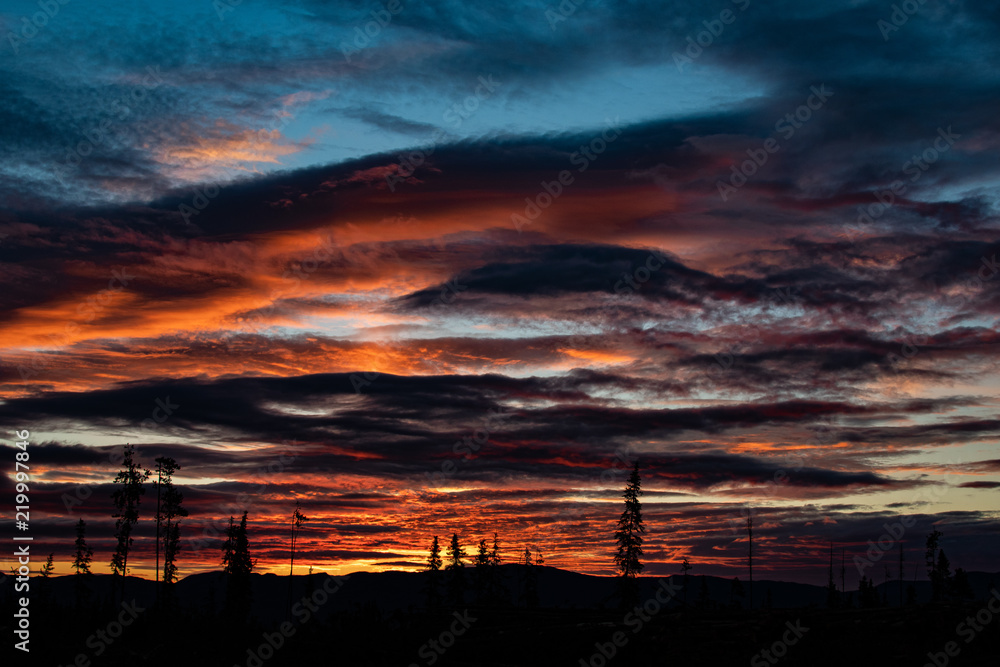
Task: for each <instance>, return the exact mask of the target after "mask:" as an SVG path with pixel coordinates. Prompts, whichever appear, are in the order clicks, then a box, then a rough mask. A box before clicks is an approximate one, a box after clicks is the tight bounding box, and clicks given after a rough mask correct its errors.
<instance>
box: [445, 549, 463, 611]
mask: <svg viewBox="0 0 1000 667" xmlns="http://www.w3.org/2000/svg"><path fill="white" fill-rule="evenodd" d="M465 557H466V554H465V549H464V548H462V546H461V545H460V544H459V543H458V533H453V534H452V536H451V544H449V545H448V565H447V566H446V567H445V569H446V570H449V571H450V572H451V577H450V578H449V580H448V592H449V595H450V597H451V600H452V602H453V603H454V604H455V605H456V606H458V605H461V604H462V602H463V601H464V589H465V563H463V562H462V559H463V558H465Z"/></svg>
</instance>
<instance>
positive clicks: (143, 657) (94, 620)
mask: <svg viewBox="0 0 1000 667" xmlns="http://www.w3.org/2000/svg"><path fill="white" fill-rule="evenodd" d="M467 574H468V576H467V577H466V579H465V584H466V586H467V587H466V589H465V593H464V595H462V596H461V597H449V596H448V595H447V591H446V590H441V591H440V594H439V597H438V600H444V599H462V600H463V602H462V604H447V603H438V604H437V606H434V607H433V608H431V609H428V608H427V603H428V602H429V601H430V600H431V598H430V597H429V596H428V590H429V588H428V586H429V584H430V580H429V579H428V576H429V575H428V573H406V572H384V573H355V574H351V575H347V576H345V577H330V576H327V575H326V574H316V575H311V576H296V577H291V578H290V577H279V576H276V575H273V574H264V575H252V576H251V578H250V580H249V581H248V582H247V585H248V586H249V589H248V590H249V599H248V598H245V597H235V593H234V595H230V593H231V592H233V591H237V592H238V590H240V589H238V588H234V589H232V590H230V588H229V586H230V585H231V583H232V580H231V579H229V578H227V577H226V576H225V575H223V574H221V573H218V572H215V573H204V574H195V575H191V576H188V577H185V578H184V579H183V580H181V581H180V582H178V583H177V584H176V585H175V586H174V587H173V588H171V589H170V593H169V595H167V594H166V592H164V594H163V595H162V596H161V597H160V603H159V604H157V603H156V602H155V600H156V599H157V590H156V587H155V584H154V582H150V581H147V580H144V579H138V578H135V577H129V578H128V579H127V581H126V582H125V589H124V591H122V590H120V589H119V588H118V585H119V584H120V583H122V582H121V581H120V580H118V579H116V578H114V577H110V576H106V575H97V576H94V577H91V578H84V579H77V578H75V577H72V576H69V577H56V578H53V579H51V580H46V581H40V580H36V579H34V578H33V581H32V588H31V601H30V605H29V610H30V619H29V620H30V632H31V634H30V637H31V639H30V648H31V652H30V653H29V654H25V653H23V652H20V651H16V650H14V648H13V646H14V643H15V642H16V641H17V638H16V637H15V635H14V629H15V624H16V623H17V622H18V620H17V619H16V618H14V614H15V613H16V611H17V609H18V608H19V607H18V603H17V601H16V598H17V597H18V596H17V595H15V590H14V587H13V583H14V580H13V578H11V577H7V580H6V581H5V582H2V583H4V584H6V585H4V586H0V610H2V614H0V636H2V637H3V645H2V646H0V667H8V666H9V665H43V666H44V667H59V666H65V667H68V666H69V665H75V666H76V667H92V666H93V667H101V666H107V667H125V666H127V667H146V666H149V667H202V666H204V667H285V666H295V667H314V666H325V665H345V666H348V667H355V666H358V667H362V666H367V665H373V666H382V665H393V666H398V667H432V666H433V667H448V666H472V665H476V666H480V665H481V666H493V665H496V666H511V667H521V666H526V665H544V666H545V667H560V666H562V665H566V666H567V667H587V666H590V667H614V666H615V665H622V666H628V667H641V666H646V665H656V666H661V665H685V666H687V665H693V666H700V665H724V666H730V665H734V666H735V665H750V667H767V666H770V665H781V666H788V667H792V666H793V665H808V666H811V667H812V666H815V667H822V666H825V665H831V666H833V665H836V666H837V667H842V666H855V665H862V666H863V665H878V666H879V667H897V666H907V665H911V666H912V667H923V666H924V665H930V666H931V667H946V666H948V665H957V666H959V667H961V666H963V665H966V666H979V665H983V666H985V665H989V666H990V667H1000V592H998V588H1000V587H998V586H997V585H996V582H997V581H1000V573H970V576H969V578H970V581H971V588H972V590H971V591H970V593H971V595H972V596H973V597H972V598H971V599H963V600H962V601H956V600H955V599H954V596H953V599H952V601H950V602H944V603H936V604H932V603H931V602H930V599H931V590H930V585H929V584H928V583H926V582H915V583H912V584H910V583H907V584H906V587H905V589H903V588H901V587H900V585H899V584H898V582H891V581H890V582H888V583H887V584H885V585H884V586H879V587H878V590H877V591H876V592H877V593H878V595H877V596H876V598H875V599H874V600H872V599H869V600H868V603H869V604H876V605H878V606H875V607H873V608H866V609H859V608H857V605H858V602H859V601H860V598H859V596H858V594H857V593H858V592H857V591H854V592H852V593H850V594H849V595H848V596H841V598H838V600H839V601H838V600H834V602H835V603H836V604H840V605H843V606H845V607H847V608H841V609H829V608H827V607H826V603H827V595H828V593H827V591H826V589H825V588H823V587H818V586H811V585H807V584H793V583H788V582H776V581H758V582H755V586H754V589H753V590H754V591H755V594H756V597H755V603H754V608H753V611H749V610H747V609H746V608H745V607H749V603H750V596H749V595H746V596H741V595H739V593H738V592H737V590H736V587H735V586H734V583H735V582H732V581H730V580H727V579H721V578H716V577H698V578H694V577H692V578H691V579H690V581H689V582H688V591H687V593H685V592H684V586H683V583H684V579H683V577H680V576H673V577H664V578H642V579H641V580H638V583H637V585H638V588H637V589H636V590H635V591H634V593H633V595H632V598H631V599H633V601H636V603H637V604H639V605H640V608H638V609H637V608H635V607H634V606H633V605H628V606H627V607H626V608H623V607H622V596H621V589H620V588H619V587H618V585H617V581H616V580H615V579H614V578H607V577H594V576H589V575H581V574H578V573H573V572H568V571H565V570H558V569H555V568H538V570H537V572H536V574H537V575H538V579H537V596H536V597H533V596H530V595H529V594H528V591H529V589H528V581H529V578H528V571H527V570H525V569H524V568H523V566H501V567H500V568H499V570H498V572H497V576H498V579H497V582H496V583H497V584H498V588H496V589H494V592H493V593H487V592H484V591H480V592H479V593H476V592H475V587H476V580H475V578H474V576H473V575H474V572H469V573H467ZM910 589H912V590H910ZM328 593H329V594H328ZM747 593H750V591H749V590H747ZM536 598H537V602H536V601H535V599H536ZM240 600H242V601H243V602H242V603H241V602H240ZM477 600H479V601H480V602H476V601H477ZM990 600H992V601H993V602H992V605H993V607H992V609H991V608H990V607H989V604H988V603H989V601H990ZM482 601H488V604H483V603H482ZM685 601H686V602H687V603H686V602H685ZM123 602H124V604H123ZM904 602H906V604H903V603H904ZM688 603H689V604H688ZM533 604H537V607H535V608H529V607H531V605H533ZM761 607H766V608H761ZM994 609H995V610H996V611H994ZM949 653H950V654H949Z"/></svg>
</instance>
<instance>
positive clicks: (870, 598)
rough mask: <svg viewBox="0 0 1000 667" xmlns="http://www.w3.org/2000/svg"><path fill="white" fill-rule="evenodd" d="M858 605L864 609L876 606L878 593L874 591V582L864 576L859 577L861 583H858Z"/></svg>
mask: <svg viewBox="0 0 1000 667" xmlns="http://www.w3.org/2000/svg"><path fill="white" fill-rule="evenodd" d="M858 603H859V605H860V606H861V607H862V608H864V609H871V608H873V607H877V606H878V592H877V591H876V590H875V582H874V581H872V580H871V579H869V578H868V577H866V576H864V575H861V581H860V582H858Z"/></svg>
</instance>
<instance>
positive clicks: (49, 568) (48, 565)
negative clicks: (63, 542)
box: [38, 554, 56, 579]
mask: <svg viewBox="0 0 1000 667" xmlns="http://www.w3.org/2000/svg"><path fill="white" fill-rule="evenodd" d="M54 556H55V554H49V557H48V558H46V559H45V565H43V566H42V567H41V569H40V570H38V576H40V577H41V578H42V579H48V578H49V577H51V576H52V572H53V571H54V570H55V569H56V566H55V564H53V562H52V558H53V557H54Z"/></svg>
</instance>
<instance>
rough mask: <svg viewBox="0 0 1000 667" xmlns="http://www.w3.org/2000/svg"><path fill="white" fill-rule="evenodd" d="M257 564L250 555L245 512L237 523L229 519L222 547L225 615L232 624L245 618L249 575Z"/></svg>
mask: <svg viewBox="0 0 1000 667" xmlns="http://www.w3.org/2000/svg"><path fill="white" fill-rule="evenodd" d="M256 565H257V561H256V560H255V559H254V558H252V557H251V555H250V538H249V536H248V535H247V512H246V511H244V512H243V516H242V517H241V518H240V522H239V524H234V523H233V518H232V517H229V528H228V529H227V530H226V541H225V542H224V543H223V545H222V566H223V572H224V573H225V574H226V575H227V577H226V616H227V618H229V619H230V620H232V621H234V622H236V621H241V620H243V619H246V617H247V614H248V613H249V609H250V599H251V585H250V581H251V580H250V575H251V573H252V572H253V569H254V567H255V566H256Z"/></svg>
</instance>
